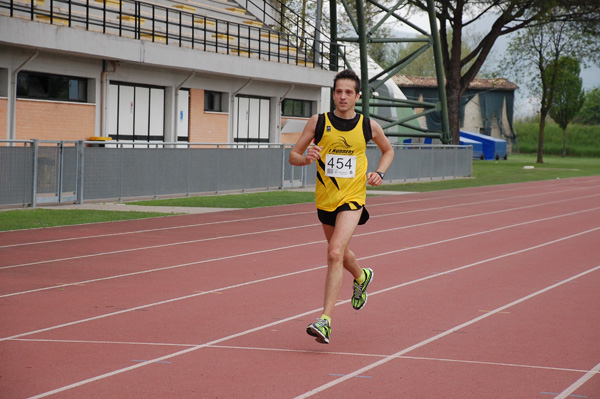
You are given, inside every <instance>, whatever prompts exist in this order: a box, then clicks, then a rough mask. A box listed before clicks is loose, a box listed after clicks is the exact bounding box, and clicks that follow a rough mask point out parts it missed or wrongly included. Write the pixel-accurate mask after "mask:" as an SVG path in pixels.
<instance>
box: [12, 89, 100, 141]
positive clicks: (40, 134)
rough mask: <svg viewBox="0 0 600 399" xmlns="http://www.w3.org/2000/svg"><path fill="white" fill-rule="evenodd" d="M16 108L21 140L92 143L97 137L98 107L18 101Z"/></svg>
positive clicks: (57, 102)
mask: <svg viewBox="0 0 600 399" xmlns="http://www.w3.org/2000/svg"><path fill="white" fill-rule="evenodd" d="M16 108H17V126H16V128H17V129H16V130H17V131H16V139H17V140H31V139H38V140H88V139H89V138H90V137H92V136H94V135H95V127H94V121H95V112H96V109H95V104H80V103H68V102H59V101H36V100H25V99H18V100H17V107H16ZM4 126H6V123H5V124H4ZM5 129H6V127H5Z"/></svg>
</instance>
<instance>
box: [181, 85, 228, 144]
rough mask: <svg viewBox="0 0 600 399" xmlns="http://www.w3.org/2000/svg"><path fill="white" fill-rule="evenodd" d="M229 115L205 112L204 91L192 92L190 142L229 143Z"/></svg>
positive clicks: (195, 90) (196, 90) (193, 90)
mask: <svg viewBox="0 0 600 399" xmlns="http://www.w3.org/2000/svg"><path fill="white" fill-rule="evenodd" d="M228 132H229V113H227V112H206V111H204V90H201V89H191V90H190V138H189V140H190V142H192V143H227V142H228V135H229V133H228Z"/></svg>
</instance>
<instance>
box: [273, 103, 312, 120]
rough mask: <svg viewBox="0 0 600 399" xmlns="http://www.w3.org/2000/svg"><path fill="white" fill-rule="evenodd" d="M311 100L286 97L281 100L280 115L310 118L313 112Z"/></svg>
mask: <svg viewBox="0 0 600 399" xmlns="http://www.w3.org/2000/svg"><path fill="white" fill-rule="evenodd" d="M313 103H314V102H313V101H310V100H298V99H295V98H286V99H284V100H283V101H282V102H281V116H288V117H296V118H310V117H311V116H312V114H314V112H313Z"/></svg>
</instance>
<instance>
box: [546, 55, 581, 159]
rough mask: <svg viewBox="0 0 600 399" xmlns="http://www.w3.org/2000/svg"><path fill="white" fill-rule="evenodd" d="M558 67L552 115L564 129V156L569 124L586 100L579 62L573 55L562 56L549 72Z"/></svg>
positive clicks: (551, 109)
mask: <svg viewBox="0 0 600 399" xmlns="http://www.w3.org/2000/svg"><path fill="white" fill-rule="evenodd" d="M554 69H558V73H557V80H556V90H555V94H554V103H553V104H552V107H551V108H550V116H551V117H552V119H554V121H555V122H556V123H557V124H558V126H560V127H561V128H562V130H563V148H562V156H563V157H566V156H567V125H568V124H569V123H570V122H571V121H572V120H573V118H575V116H576V115H577V113H578V112H579V110H580V109H581V106H582V105H583V101H584V93H583V89H582V85H583V82H582V79H581V77H580V76H579V73H580V72H581V70H580V68H579V62H578V61H577V60H576V59H574V58H572V57H561V58H560V59H559V60H558V63H556V64H552V65H550V67H549V68H548V70H547V72H548V73H549V74H553V73H554Z"/></svg>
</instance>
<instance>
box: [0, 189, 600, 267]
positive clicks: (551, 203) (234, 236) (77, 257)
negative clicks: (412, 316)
mask: <svg viewBox="0 0 600 399" xmlns="http://www.w3.org/2000/svg"><path fill="white" fill-rule="evenodd" d="M599 196H600V194H594V195H589V196H585V197H581V198H582V199H587V198H593V197H599ZM569 201H573V198H568V199H563V200H557V201H550V202H543V203H537V204H533V205H525V206H521V207H515V208H505V209H500V210H496V211H490V212H483V213H478V214H469V215H466V216H459V217H455V218H450V219H438V220H434V221H432V222H427V223H426V224H433V223H443V222H447V221H455V220H460V219H469V218H474V217H481V216H488V215H493V214H498V213H505V212H512V211H516V210H523V209H530V208H537V207H541V206H546V205H554V204H557V203H562V202H569ZM465 205H468V204H465ZM453 206H454V205H451V206H444V207H440V208H439V209H444V208H448V207H453ZM595 209H597V208H591V210H595ZM430 210H431V209H429V210H427V211H430ZM423 211H425V210H418V211H405V212H395V213H389V214H383V215H377V216H373V217H374V218H375V217H389V216H397V215H402V214H406V213H413V212H423ZM426 224H417V225H413V226H408V227H415V226H424V225H426ZM317 225H319V223H311V224H306V225H301V226H292V227H284V228H279V229H272V230H261V231H254V232H250V233H239V234H234V235H229V236H218V237H210V238H201V239H198V240H189V241H178V242H174V243H169V244H159V245H151V246H147V247H139V248H127V249H122V250H117V251H108V252H98V253H94V254H87V255H78V256H72V257H67V258H58V259H48V260H42V261H37V262H29V263H20V264H16V265H8V266H2V267H0V270H4V269H12V268H17V267H25V266H35V265H41V264H48V263H54V262H64V261H69V260H76V259H85V258H90V257H96V256H106V255H114V254H119V253H127V252H135V251H144V250H150V249H156V248H164V247H172V246H177V245H186V244H195V243H199V242H205V241H214V240H220V239H228V238H238V237H244V236H252V235H258V234H266V233H273V232H278V231H285V230H291V229H300V228H306V227H314V226H317ZM403 228H407V226H404V227H400V228H398V229H403ZM391 230H394V229H391ZM391 230H382V231H385V232H388V231H391ZM379 232H380V231H375V232H373V233H370V234H378V233H379ZM358 236H360V235H355V237H358Z"/></svg>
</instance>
